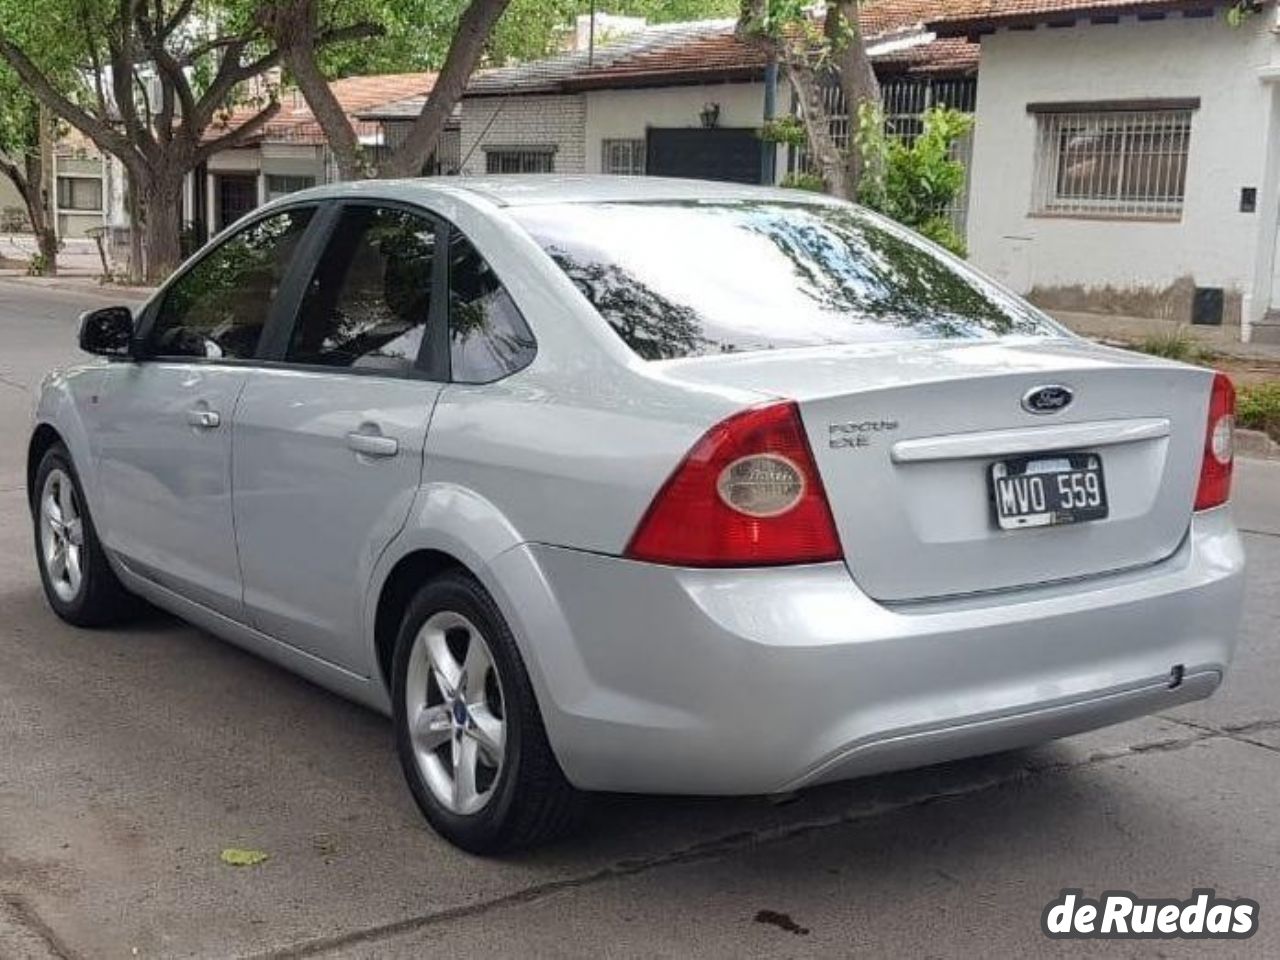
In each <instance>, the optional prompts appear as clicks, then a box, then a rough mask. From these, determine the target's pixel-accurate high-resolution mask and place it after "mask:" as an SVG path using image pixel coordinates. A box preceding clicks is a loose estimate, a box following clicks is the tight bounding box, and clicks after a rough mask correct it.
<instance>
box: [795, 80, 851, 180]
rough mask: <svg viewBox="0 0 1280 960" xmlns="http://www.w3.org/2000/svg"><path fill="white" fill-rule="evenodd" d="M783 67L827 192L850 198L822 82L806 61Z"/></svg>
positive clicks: (841, 155)
mask: <svg viewBox="0 0 1280 960" xmlns="http://www.w3.org/2000/svg"><path fill="white" fill-rule="evenodd" d="M782 68H783V71H784V72H785V73H786V76H787V80H788V81H790V83H791V87H792V89H794V90H795V92H796V97H797V98H799V100H800V119H801V120H802V121H803V122H804V130H805V136H806V138H807V139H808V141H809V154H810V156H811V157H812V158H813V162H814V164H816V165H817V167H818V170H819V172H820V173H821V174H822V179H823V182H824V183H825V184H826V187H827V192H828V193H830V194H832V195H833V196H837V197H845V198H848V197H849V196H850V193H851V191H850V189H849V185H848V181H847V166H846V163H845V158H844V155H843V154H842V153H841V151H840V147H839V146H838V145H837V144H836V140H835V137H833V136H832V135H831V114H830V113H828V112H827V105H826V103H825V102H823V98H822V84H821V82H820V81H819V80H818V75H817V72H816V71H815V70H814V69H813V68H812V67H811V66H809V65H808V64H807V63H802V62H796V60H794V59H793V60H788V61H784V62H783V64H782Z"/></svg>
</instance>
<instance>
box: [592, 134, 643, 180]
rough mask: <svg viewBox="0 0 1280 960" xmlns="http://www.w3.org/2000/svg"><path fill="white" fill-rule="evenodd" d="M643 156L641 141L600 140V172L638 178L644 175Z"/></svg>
mask: <svg viewBox="0 0 1280 960" xmlns="http://www.w3.org/2000/svg"><path fill="white" fill-rule="evenodd" d="M644 154H645V143H644V141H643V140H602V141H600V171H601V172H602V173H614V174H623V175H626V176H637V177H638V176H640V175H642V174H643V173H644Z"/></svg>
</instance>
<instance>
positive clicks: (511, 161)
mask: <svg viewBox="0 0 1280 960" xmlns="http://www.w3.org/2000/svg"><path fill="white" fill-rule="evenodd" d="M484 172H485V173H554V172H555V151H554V149H553V148H551V147H533V148H528V147H526V148H518V147H512V148H502V149H496V148H495V149H491V150H487V151H485V155H484Z"/></svg>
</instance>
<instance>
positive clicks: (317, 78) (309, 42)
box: [258, 0, 371, 180]
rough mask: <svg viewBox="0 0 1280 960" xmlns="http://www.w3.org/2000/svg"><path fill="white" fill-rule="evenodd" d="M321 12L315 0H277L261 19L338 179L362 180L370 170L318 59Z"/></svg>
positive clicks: (352, 129) (260, 12) (260, 13)
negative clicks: (321, 138)
mask: <svg viewBox="0 0 1280 960" xmlns="http://www.w3.org/2000/svg"><path fill="white" fill-rule="evenodd" d="M318 15H319V14H318V11H317V9H316V3H315V0H277V2H276V3H274V4H272V5H270V6H264V7H262V8H261V9H260V10H259V11H258V18H259V20H260V22H261V23H262V24H263V26H264V27H265V28H266V29H267V30H268V31H269V32H270V34H271V36H272V37H273V38H274V39H275V42H276V45H277V46H278V47H279V48H280V51H281V53H282V54H283V55H284V63H285V66H287V67H288V68H289V72H290V73H291V74H293V82H294V83H296V84H297V85H298V89H299V90H301V91H302V96H303V98H304V99H305V100H306V101H307V106H308V107H310V108H311V115H312V116H314V117H315V118H316V123H317V124H319V126H320V129H321V130H322V131H324V136H325V139H326V140H328V141H329V149H330V150H332V151H333V158H334V161H335V162H336V163H337V165H338V177H339V179H341V180H359V179H361V178H362V177H365V176H368V175H369V173H370V172H371V171H370V170H369V168H368V164H367V163H366V162H365V158H364V155H363V153H364V151H363V150H362V149H361V147H360V140H359V138H358V137H357V136H356V132H355V128H354V127H353V126H352V125H351V120H350V118H349V117H348V116H347V114H346V111H345V110H343V109H342V104H340V103H339V102H338V98H337V97H336V96H335V95H334V93H333V88H332V87H330V86H329V81H328V80H326V79H325V77H324V74H323V73H322V72H321V70H320V65H319V64H318V63H317V62H316V21H317V18H318Z"/></svg>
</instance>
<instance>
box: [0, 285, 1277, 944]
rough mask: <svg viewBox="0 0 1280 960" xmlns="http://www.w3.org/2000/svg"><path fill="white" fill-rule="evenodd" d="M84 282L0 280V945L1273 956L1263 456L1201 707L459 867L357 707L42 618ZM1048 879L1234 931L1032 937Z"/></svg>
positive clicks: (373, 721)
mask: <svg viewBox="0 0 1280 960" xmlns="http://www.w3.org/2000/svg"><path fill="white" fill-rule="evenodd" d="M104 302H107V299H106V298H104V297H103V296H100V295H93V294H79V293H72V292H70V291H64V290H48V289H37V288H32V287H31V286H28V285H23V284H13V283H6V282H4V281H0V958H4V960H10V958H25V957H33V958H41V960H44V958H48V957H61V958H68V957H76V958H97V957H105V958H114V957H125V958H127V957H133V956H141V957H201V958H224V957H225V958H230V957H256V956H264V957H285V956H341V957H347V956H351V957H378V958H382V957H422V956H434V955H460V956H499V957H506V956H511V957H528V956H575V957H576V956H581V957H588V956H590V957H597V956H617V957H623V956H626V957H630V956H646V957H653V956H670V957H684V956H690V955H700V956H703V955H705V956H724V957H740V956H766V955H767V956H770V957H778V956H783V957H788V956H829V955H840V956H849V955H864V956H891V955H914V956H937V957H959V956H972V955H982V956H987V957H1005V956H1027V955H1039V954H1054V955H1057V954H1072V955H1075V954H1081V955H1095V954H1096V955H1101V954H1108V955H1116V954H1122V955H1125V956H1192V955H1195V956H1200V955H1203V954H1211V955H1216V956H1258V957H1262V956H1274V955H1277V954H1278V953H1280V909H1278V908H1280V804H1277V803H1276V799H1275V798H1276V795H1277V793H1280V698H1277V695H1276V693H1275V690H1276V688H1277V685H1278V684H1280V649H1278V647H1280V645H1278V644H1277V639H1280V591H1278V590H1277V589H1276V584H1277V583H1278V582H1280V463H1250V462H1242V463H1241V465H1240V468H1239V479H1238V484H1237V495H1236V510H1237V515H1238V518H1239V521H1240V523H1241V526H1242V527H1243V528H1244V529H1246V530H1247V531H1249V532H1248V533H1247V534H1246V542H1247V547H1248V550H1249V554H1250V563H1251V568H1250V586H1249V598H1248V606H1247V610H1246V616H1245V625H1244V635H1243V637H1242V643H1241V648H1240V652H1239V656H1238V661H1237V664H1236V669H1235V671H1234V673H1233V675H1232V676H1231V678H1230V679H1229V681H1228V683H1227V685H1226V686H1225V688H1224V689H1223V690H1222V691H1221V692H1220V693H1219V695H1218V696H1217V697H1215V698H1214V699H1212V700H1210V701H1207V702H1205V703H1202V704H1193V705H1190V706H1187V707H1184V708H1180V709H1178V710H1175V711H1171V712H1170V713H1169V714H1168V715H1167V716H1164V717H1158V718H1148V719H1145V720H1140V721H1136V722H1134V723H1130V724H1125V725H1122V726H1119V727H1115V728H1112V729H1109V730H1105V731H1100V732H1098V733H1095V734H1091V735H1088V736H1084V737H1078V738H1074V739H1072V740H1069V741H1066V742H1064V743H1061V744H1057V745H1053V746H1050V747H1046V748H1043V749H1039V750H1036V751H1029V752H1020V753H1015V754H1005V755H1001V756H998V757H994V758H984V759H980V760H972V761H966V762H963V763H955V764H948V765H944V766H940V767H934V768H930V769H927V770H921V771H912V772H909V773H903V774H896V775H891V776H884V777H876V778H872V779H868V780H863V781H858V782H854V783H849V784H840V785H836V786H833V787H828V788H822V789H819V790H814V791H810V792H808V793H805V794H802V795H801V796H799V797H798V798H796V799H795V800H794V801H792V802H790V803H782V804H779V803H776V802H770V801H767V800H732V801H725V800H696V799H680V800H673V799H665V800H658V799H651V798H633V797H612V798H602V799H601V800H600V801H599V802H598V803H597V804H596V805H595V807H594V809H593V811H592V814H591V816H590V819H589V822H588V823H587V824H586V827H585V829H584V830H583V832H582V833H581V834H579V835H578V836H576V837H574V838H571V839H569V840H567V841H565V842H563V843H561V844H559V845H558V846H556V847H553V848H551V849H547V850H542V851H537V852H532V853H525V854H521V855H519V856H513V857H509V858H505V859H501V860H480V859H476V858H473V857H469V856H467V855H464V854H461V853H459V852H457V851H456V850H454V849H453V848H451V847H449V846H448V845H446V844H444V843H443V842H441V841H440V840H438V839H437V838H436V837H435V836H434V835H433V834H432V833H431V832H430V831H429V830H428V829H427V828H426V827H425V826H424V825H423V823H422V822H421V820H420V818H419V816H418V814H417V811H416V809H415V808H414V806H413V804H412V802H411V800H410V799H409V796H408V793H407V791H406V790H405V788H404V787H403V784H402V782H401V778H400V774H399V771H398V769H397V765H396V761H395V758H394V755H393V752H392V748H391V742H390V731H389V728H388V726H387V724H386V722H385V721H384V720H382V719H381V718H379V717H377V716H374V715H372V714H369V713H368V712H366V711H364V710H361V709H359V708H357V707H354V706H352V705H350V704H347V703H344V702H343V701H340V700H338V699H337V698H335V697H333V696H331V695H329V694H327V693H325V692H323V691H320V690H318V689H316V688H314V687H312V686H310V685H308V684H307V683H305V682H303V681H301V680H299V679H297V678H295V677H292V676H290V675H288V674H286V673H284V672H282V671H280V670H278V669H276V668H275V667H273V666H271V665H269V664H266V663H264V662H262V661H260V660H257V659H255V658H253V657H251V656H249V655H247V654H244V653H242V652H240V651H238V650H237V649H235V648H233V647H230V646H228V645H226V644H223V643H221V642H219V641H217V640H214V639H213V638H211V637H209V636H207V635H205V634H203V633H201V632H200V631H197V630H195V629H193V628H191V627H188V626H186V625H184V624H181V623H178V622H176V621H174V620H172V619H170V618H167V617H165V616H162V615H159V614H157V615H154V616H152V617H149V618H147V619H145V620H144V621H142V622H140V623H137V624H135V625H132V626H130V627H128V628H125V629H120V630H113V631H102V632H86V631H78V630H74V629H72V628H69V627H67V626H65V625H64V624H62V623H61V622H59V621H58V620H56V619H55V618H54V617H53V615H52V614H51V613H50V612H49V611H48V609H47V607H46V606H45V604H44V601H43V597H42V596H41V593H40V587H39V583H38V580H37V578H36V574H35V569H34V559H33V557H32V554H31V548H30V543H29V540H30V534H29V528H28V523H29V521H28V517H27V513H26V506H25V503H24V501H23V493H22V484H23V469H24V465H23V457H24V453H25V438H26V430H27V415H28V409H29V405H30V401H31V394H30V391H31V390H32V389H33V387H34V385H35V384H36V383H38V381H39V378H40V376H41V375H42V374H43V372H44V370H45V369H47V368H48V367H50V366H52V365H54V364H56V363H59V362H62V361H65V360H68V359H71V358H73V357H74V356H75V348H74V345H73V343H72V340H73V334H74V317H75V314H76V313H77V312H79V311H80V310H83V309H86V308H88V307H89V306H91V305H93V304H95V303H104ZM229 846H248V847H254V848H257V849H261V850H264V851H266V852H267V853H268V854H270V857H271V859H270V860H268V861H267V862H266V863H265V864H263V865H262V866H259V867H254V868H240V869H236V868H232V867H228V866H225V865H223V864H222V863H221V862H220V861H219V858H218V855H219V852H220V851H221V850H222V849H223V848H225V847H229ZM1075 886H1079V887H1084V888H1085V889H1086V890H1087V891H1089V892H1091V893H1093V894H1095V895H1096V894H1097V893H1098V892H1100V891H1101V890H1103V889H1128V890H1133V891H1136V892H1138V893H1140V894H1142V895H1144V896H1153V897H1154V896H1159V897H1178V898H1184V897H1186V896H1188V895H1189V894H1190V892H1191V889H1192V888H1193V887H1198V886H1212V887H1215V888H1216V889H1217V891H1218V892H1219V894H1220V895H1222V896H1230V897H1239V896H1247V897H1252V898H1255V899H1257V900H1259V901H1260V902H1261V929H1260V931H1259V933H1258V934H1257V935H1256V936H1255V937H1254V938H1253V939H1251V940H1248V941H1241V942H1224V943H1206V942H1199V943H1196V942H1190V943H1187V942H1177V941H1170V942H1161V941H1152V942H1147V943H1142V942H1126V943H1122V944H1101V943H1093V944H1091V943H1072V944H1065V945H1064V944H1061V943H1051V942H1050V941H1047V940H1046V939H1044V938H1043V936H1042V935H1041V934H1040V927H1039V924H1040V911H1041V910H1042V908H1043V907H1044V905H1045V903H1047V902H1048V901H1049V900H1050V899H1051V898H1052V897H1054V896H1056V895H1057V893H1058V891H1059V889H1061V888H1062V887H1075ZM762 911H764V913H763V914H762ZM758 918H762V919H758Z"/></svg>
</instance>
